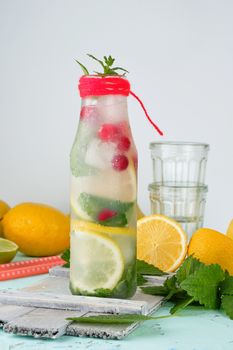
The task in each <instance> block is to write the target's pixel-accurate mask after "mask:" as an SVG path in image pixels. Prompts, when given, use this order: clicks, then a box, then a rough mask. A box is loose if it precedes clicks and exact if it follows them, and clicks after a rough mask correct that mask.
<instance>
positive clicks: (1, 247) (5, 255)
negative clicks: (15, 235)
mask: <svg viewBox="0 0 233 350" xmlns="http://www.w3.org/2000/svg"><path fill="white" fill-rule="evenodd" d="M17 250H18V246H17V244H15V243H14V242H12V241H9V240H8V239H4V238H0V264H4V263H8V262H10V261H11V260H12V259H14V257H15V255H16V253H17Z"/></svg>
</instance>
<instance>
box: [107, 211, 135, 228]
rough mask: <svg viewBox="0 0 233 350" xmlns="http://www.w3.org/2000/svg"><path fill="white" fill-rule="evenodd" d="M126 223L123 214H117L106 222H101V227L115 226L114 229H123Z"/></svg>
mask: <svg viewBox="0 0 233 350" xmlns="http://www.w3.org/2000/svg"><path fill="white" fill-rule="evenodd" d="M127 223H128V220H127V218H126V215H125V213H119V214H117V215H115V216H113V217H111V218H109V219H107V220H104V221H101V225H103V226H116V227H124V226H126V225H127Z"/></svg>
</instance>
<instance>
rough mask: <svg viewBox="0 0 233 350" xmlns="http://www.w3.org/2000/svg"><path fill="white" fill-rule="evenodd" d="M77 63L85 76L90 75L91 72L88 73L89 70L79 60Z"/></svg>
mask: <svg viewBox="0 0 233 350" xmlns="http://www.w3.org/2000/svg"><path fill="white" fill-rule="evenodd" d="M75 62H77V63H78V64H79V65H80V67H81V68H82V71H83V73H84V75H89V72H88V70H87V68H86V67H85V66H84V65H83V64H82V63H81V62H79V61H78V60H75Z"/></svg>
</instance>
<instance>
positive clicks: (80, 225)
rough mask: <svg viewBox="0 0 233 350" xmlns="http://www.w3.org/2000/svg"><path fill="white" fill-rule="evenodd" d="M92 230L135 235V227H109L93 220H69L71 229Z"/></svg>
mask: <svg viewBox="0 0 233 350" xmlns="http://www.w3.org/2000/svg"><path fill="white" fill-rule="evenodd" d="M80 230H81V231H82V230H84V231H92V232H93V231H94V232H96V233H104V234H111V235H129V236H136V229H133V228H130V227H111V226H103V225H100V224H95V223H94V222H88V221H81V220H71V231H80Z"/></svg>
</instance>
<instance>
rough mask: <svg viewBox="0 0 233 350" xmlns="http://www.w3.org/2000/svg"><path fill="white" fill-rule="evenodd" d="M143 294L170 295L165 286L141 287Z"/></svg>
mask: <svg viewBox="0 0 233 350" xmlns="http://www.w3.org/2000/svg"><path fill="white" fill-rule="evenodd" d="M140 288H141V290H142V291H143V293H145V294H150V295H168V293H169V290H168V288H167V287H165V286H148V287H140Z"/></svg>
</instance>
